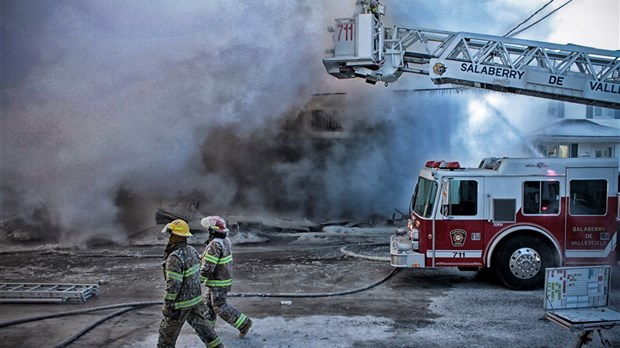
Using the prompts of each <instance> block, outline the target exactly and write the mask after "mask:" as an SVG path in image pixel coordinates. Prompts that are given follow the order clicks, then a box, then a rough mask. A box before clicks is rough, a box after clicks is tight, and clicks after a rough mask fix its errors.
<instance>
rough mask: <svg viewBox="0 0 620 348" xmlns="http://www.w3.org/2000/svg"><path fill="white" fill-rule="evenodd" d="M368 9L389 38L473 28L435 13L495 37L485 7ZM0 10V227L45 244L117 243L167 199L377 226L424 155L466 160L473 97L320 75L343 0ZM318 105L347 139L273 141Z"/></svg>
mask: <svg viewBox="0 0 620 348" xmlns="http://www.w3.org/2000/svg"><path fill="white" fill-rule="evenodd" d="M384 2H385V3H386V5H387V8H388V14H389V16H390V22H391V23H389V24H390V25H391V24H404V25H420V26H427V27H434V28H438V29H446V30H469V31H475V30H476V29H480V28H471V27H469V28H461V29H459V28H455V27H456V26H458V25H459V23H461V24H462V23H464V22H463V21H461V20H459V18H462V16H454V15H449V16H447V17H446V16H445V14H446V9H447V8H449V9H450V11H452V12H454V13H458V11H459V10H461V11H466V12H467V13H472V14H474V13H475V14H476V15H477V16H480V19H481V20H482V19H486V20H487V22H488V23H494V24H495V25H494V26H492V27H487V28H486V29H487V30H484V31H481V32H484V33H493V34H499V33H501V32H503V31H504V30H505V29H507V24H506V23H504V22H501V21H499V18H494V16H495V14H494V13H493V11H492V8H493V6H497V7H499V5H497V4H498V3H502V2H500V1H499V0H496V1H492V2H490V5H489V4H485V5H480V6H478V5H476V4H477V2H476V3H474V2H465V3H466V4H463V3H462V2H450V1H441V2H432V3H433V4H440V5H441V7H439V6H440V5H433V6H431V5H430V4H431V2H426V1H417V2H411V1H384ZM532 2H534V1H533V0H532V1H528V2H526V3H527V4H529V3H532ZM412 3H415V4H416V6H413V5H412ZM508 3H510V4H513V3H511V2H508ZM0 6H2V11H1V16H2V17H1V22H2V33H3V35H2V53H1V54H2V60H1V64H2V66H1V68H2V77H1V79H2V81H1V83H2V85H1V88H2V90H1V95H0V98H1V100H2V106H1V112H2V114H1V116H0V138H1V139H0V204H1V207H0V221H8V220H10V221H12V222H13V223H15V224H19V225H20V227H21V228H24V229H28V230H31V231H36V233H38V234H39V235H40V236H42V237H45V238H47V239H56V240H59V241H61V242H64V243H71V244H75V245H83V244H84V243H85V242H87V241H89V240H91V239H93V238H103V239H108V240H114V241H118V242H122V241H123V240H124V239H125V238H126V237H127V235H130V234H131V233H133V232H135V231H136V230H139V229H140V228H143V227H145V226H148V225H152V224H153V223H154V211H155V209H156V208H157V207H158V206H160V205H161V204H162V202H172V201H175V200H179V199H195V200H200V201H201V210H203V211H208V212H213V213H219V212H223V211H230V210H241V211H272V212H280V213H283V214H289V213H290V214H302V215H304V216H308V217H335V216H341V215H348V216H357V215H364V214H371V213H390V212H391V211H392V209H394V208H398V209H403V210H404V209H406V205H407V201H408V196H409V195H410V192H411V186H412V185H413V183H414V180H415V174H416V173H415V172H416V170H417V168H419V166H420V165H421V164H422V163H423V162H424V161H425V160H427V159H431V158H438V157H443V158H440V159H453V158H456V157H457V156H458V155H459V153H461V154H465V155H469V154H468V151H467V150H468V147H467V146H463V144H468V139H467V136H464V134H466V132H467V131H469V130H466V129H464V127H467V123H466V122H465V121H463V120H464V119H467V117H468V116H467V115H466V114H467V110H465V109H466V108H465V105H467V103H468V102H469V100H470V99H471V98H478V97H479V95H480V94H476V93H475V92H474V93H464V94H460V95H450V94H448V95H438V94H428V95H425V94H422V95H420V94H415V93H412V94H409V93H407V92H403V93H399V92H396V91H395V88H393V89H384V88H382V87H379V86H369V85H366V84H364V83H363V82H362V81H339V80H335V79H333V78H331V77H329V76H328V75H327V74H326V73H325V71H324V69H323V66H322V64H321V58H322V57H323V56H324V50H325V49H326V48H330V47H331V45H332V42H331V37H330V34H329V33H328V32H327V31H326V27H327V26H330V25H333V20H334V18H339V17H348V16H351V15H352V14H353V13H354V11H355V1H353V0H351V1H344V0H342V1H327V0H325V1H315V2H300V1H283V0H260V1H258V0H248V1H218V2H216V1H190V0H188V1H183V2H170V1H146V0H143V1H131V2H127V1H120V0H117V1H105V2H102V1H77V0H76V1H74V0H58V1H43V0H26V1H21V0H20V1H17V0H9V1H3V2H2V3H1V5H0ZM511 6H512V8H513V9H514V8H515V6H516V5H511ZM532 7H534V6H530V7H527V8H526V7H525V5H523V7H518V10H519V11H516V10H515V11H511V12H510V13H511V14H514V17H518V19H521V18H523V17H524V16H525V15H526V14H527V13H528V11H530V10H531V9H532ZM476 9H478V12H476ZM455 11H456V12H455ZM452 12H450V13H452ZM519 15H520V16H519ZM442 18H443V20H441V19H442ZM446 18H447V19H449V20H447V21H446ZM518 19H517V18H515V20H513V21H512V22H513V23H516V22H517V21H518ZM433 20H435V21H433ZM498 21H499V24H498ZM480 22H481V21H478V20H477V21H471V22H470V23H469V24H470V25H471V24H472V23H480ZM478 25H479V24H478ZM411 79H414V78H413V77H412V78H411ZM399 88H401V89H406V88H407V84H406V83H403V84H402V85H401V87H399ZM329 92H343V93H346V97H345V98H344V100H343V103H344V104H343V105H342V108H343V109H344V110H346V111H345V113H346V116H347V117H349V118H351V119H354V120H356V122H357V123H356V125H354V126H353V131H352V132H351V133H352V134H353V135H352V136H351V137H350V138H348V139H346V140H344V141H326V142H322V143H317V142H315V141H312V140H310V139H306V138H303V134H301V133H298V132H295V130H294V129H293V130H290V129H289V128H287V124H288V123H287V122H289V121H288V120H291V119H294V118H295V117H296V115H298V113H299V112H300V110H302V109H303V107H304V104H305V103H306V101H307V100H308V98H309V96H310V95H311V94H313V93H329ZM464 117H465V118H464ZM438 120H439V122H438ZM287 129H288V130H290V131H287ZM457 135H458V136H457ZM521 142H522V139H519V138H518V137H517V138H515V139H514V140H511V141H510V142H508V143H506V144H505V145H506V146H505V148H506V149H507V151H508V149H512V148H514V147H515V146H517V145H520V144H521ZM476 155H477V154H476ZM488 155H503V153H502V154H498V153H490V154H488ZM472 157H473V156H472ZM476 160H477V159H476Z"/></svg>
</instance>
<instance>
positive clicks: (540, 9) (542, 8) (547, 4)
mask: <svg viewBox="0 0 620 348" xmlns="http://www.w3.org/2000/svg"><path fill="white" fill-rule="evenodd" d="M554 1H555V0H551V1H549V2H548V3H546V4H545V5H544V6H543V7H541V8H539V9H538V11H536V12H534V13H533V14H532V15H531V16H529V17H527V18H526V19H525V20H524V21H523V22H521V23H519V24H518V25H517V26H516V27H514V28H512V29H510V31H509V32H507V33H506V34H504V37H508V35H510V33H512V32H513V31H515V30H517V28H519V27H520V26H522V25H523V24H525V23H526V22H527V21H529V20H530V19H532V17H534V16H536V15H537V14H538V13H539V12H540V11H542V10H544V9H545V7H547V6H549V4H551V3H552V2H554Z"/></svg>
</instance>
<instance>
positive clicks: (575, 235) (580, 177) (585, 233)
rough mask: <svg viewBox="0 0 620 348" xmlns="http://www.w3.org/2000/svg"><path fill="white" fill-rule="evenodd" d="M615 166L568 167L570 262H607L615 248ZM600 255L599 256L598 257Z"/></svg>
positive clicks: (571, 263) (566, 202) (568, 254)
mask: <svg viewBox="0 0 620 348" xmlns="http://www.w3.org/2000/svg"><path fill="white" fill-rule="evenodd" d="M613 173H614V171H613V169H611V168H568V169H567V173H566V174H567V176H566V185H567V188H566V197H565V199H564V209H565V212H567V214H566V231H565V233H566V238H565V250H566V252H565V257H566V265H580V264H592V263H593V262H598V260H600V262H601V263H607V262H606V261H607V260H605V259H607V258H609V257H610V255H611V254H612V251H613V249H615V244H616V238H617V237H616V226H615V212H614V211H613V210H614V209H616V208H615V206H613V207H612V206H611V205H612V204H611V203H613V202H612V201H611V199H610V196H611V197H612V199H615V197H614V196H615V195H610V193H609V189H610V187H614V185H613V183H612V182H610V181H611V180H613V179H615V178H614V177H613V175H612V174H613ZM597 259H598V260H597Z"/></svg>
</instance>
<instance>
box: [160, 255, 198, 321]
mask: <svg viewBox="0 0 620 348" xmlns="http://www.w3.org/2000/svg"><path fill="white" fill-rule="evenodd" d="M199 272H200V255H198V252H197V251H196V249H194V247H192V246H191V245H184V246H181V247H179V248H177V249H175V250H174V251H172V252H171V253H170V254H169V255H168V256H167V257H166V259H165V262H164V274H165V275H166V293H165V295H164V301H165V302H166V303H167V304H169V305H172V308H174V309H186V308H191V307H194V306H196V305H197V304H199V303H200V301H202V291H201V289H200V274H199Z"/></svg>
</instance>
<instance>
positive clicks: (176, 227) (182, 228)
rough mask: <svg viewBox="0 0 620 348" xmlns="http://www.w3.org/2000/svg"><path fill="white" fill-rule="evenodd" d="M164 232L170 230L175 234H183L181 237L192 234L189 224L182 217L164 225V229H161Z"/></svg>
mask: <svg viewBox="0 0 620 348" xmlns="http://www.w3.org/2000/svg"><path fill="white" fill-rule="evenodd" d="M164 232H169V233H172V234H174V235H177V236H181V237H191V236H192V234H191V233H190V232H189V225H188V224H187V222H185V221H183V220H181V219H176V220H174V221H172V222H171V223H169V224H167V225H166V226H165V227H164V229H163V230H161V233H164Z"/></svg>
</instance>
